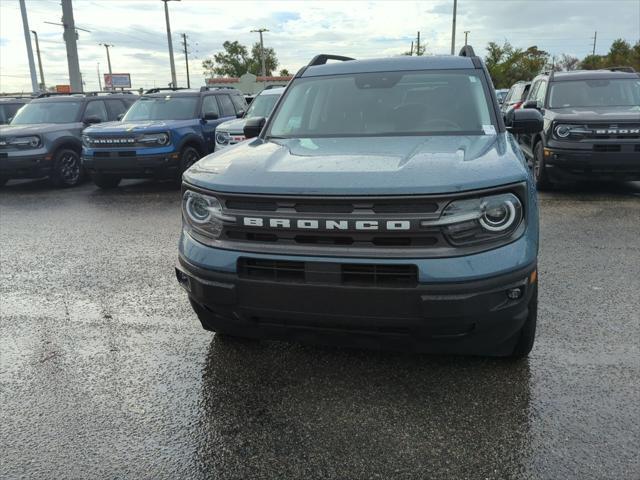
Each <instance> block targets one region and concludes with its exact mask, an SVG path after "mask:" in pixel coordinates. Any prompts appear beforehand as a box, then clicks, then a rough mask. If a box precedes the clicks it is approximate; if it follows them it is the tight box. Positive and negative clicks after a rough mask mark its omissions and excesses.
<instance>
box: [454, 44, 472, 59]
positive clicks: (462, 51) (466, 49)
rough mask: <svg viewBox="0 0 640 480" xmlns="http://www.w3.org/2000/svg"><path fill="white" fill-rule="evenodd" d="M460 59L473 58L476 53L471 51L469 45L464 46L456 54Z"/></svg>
mask: <svg viewBox="0 0 640 480" xmlns="http://www.w3.org/2000/svg"><path fill="white" fill-rule="evenodd" d="M458 56H460V57H475V56H476V52H474V51H473V47H472V46H471V45H465V46H464V47H462V48H461V49H460V53H458Z"/></svg>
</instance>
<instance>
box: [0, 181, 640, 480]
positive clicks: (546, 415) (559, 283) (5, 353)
mask: <svg viewBox="0 0 640 480" xmlns="http://www.w3.org/2000/svg"><path fill="white" fill-rule="evenodd" d="M179 196H180V195H179V192H178V191H177V190H175V189H172V187H171V186H170V185H166V184H165V185H163V184H153V183H144V182H138V183H136V182H127V183H126V184H125V186H124V187H121V188H119V189H117V190H116V191H113V192H102V191H100V190H98V189H97V188H95V187H94V186H93V185H92V184H85V185H83V186H82V187H80V188H77V189H74V190H66V191H60V190H54V189H51V188H49V187H48V186H47V185H46V184H44V183H39V182H35V183H34V182H32V183H19V184H10V185H8V186H7V187H5V188H3V189H2V190H0V260H1V263H0V267H1V268H0V338H1V339H0V382H1V383H0V478H3V479H5V478H6V479H13V478H29V479H31V478H55V479H61V478H101V479H102V478H118V479H123V478H126V479H147V478H148V479H177V478H189V479H192V478H193V479H204V478H214V479H231V478H233V479H321V478H340V479H360V478H378V479H396V478H398V479H414V478H415V479H560V478H562V479H581V480H583V479H616V480H618V479H632V480H635V479H638V478H640V456H639V455H638V453H639V445H640V349H639V344H640V340H639V336H638V335H639V332H640V314H639V312H640V294H639V292H640V184H639V183H635V184H610V185H600V186H588V187H574V188H570V189H568V190H566V191H560V192H553V193H544V194H541V208H542V214H541V223H542V231H541V236H542V239H541V241H542V243H541V252H540V277H541V290H540V307H539V320H538V338H537V343H536V345H535V347H534V351H533V352H532V354H531V356H530V358H529V359H528V360H526V361H521V362H508V361H504V360H495V359H483V358H461V357H433V356H415V355H403V354H397V353H385V352H371V351H358V350H348V349H336V348H322V347H311V346H302V345H298V344H286V343H279V342H260V343H253V342H239V341H229V340H222V339H220V338H216V337H215V336H214V335H213V334H211V333H207V332H205V331H204V330H202V329H201V328H200V326H199V323H198V321H197V319H196V317H195V315H194V314H193V312H192V310H191V307H190V306H189V304H188V301H187V298H186V295H185V294H184V292H183V291H182V290H181V289H180V288H179V287H178V285H177V283H176V281H175V278H174V273H173V265H174V262H175V259H176V255H177V246H176V245H177V240H178V234H179V229H180V214H179Z"/></svg>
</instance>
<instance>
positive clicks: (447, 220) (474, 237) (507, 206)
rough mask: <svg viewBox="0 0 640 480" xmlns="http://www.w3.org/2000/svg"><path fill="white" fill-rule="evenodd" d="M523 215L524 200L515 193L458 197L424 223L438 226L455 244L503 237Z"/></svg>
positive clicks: (473, 242)
mask: <svg viewBox="0 0 640 480" xmlns="http://www.w3.org/2000/svg"><path fill="white" fill-rule="evenodd" d="M522 218H523V210H522V203H521V202H520V200H519V199H518V197H516V196H515V195H513V194H512V193H503V194H500V195H492V196H488V197H482V198H471V199H468V200H456V201H453V202H451V203H450V204H449V205H447V207H446V208H445V209H444V211H443V212H442V216H441V217H440V218H439V219H438V220H434V221H428V220H425V221H423V222H422V226H439V227H441V228H442V231H443V233H444V234H445V236H446V237H447V239H448V240H449V241H450V242H451V243H452V244H454V245H458V246H464V245H470V244H476V243H485V242H491V241H496V240H500V239H503V238H506V237H508V236H510V235H511V234H513V232H514V231H515V230H516V229H517V228H518V226H519V225H520V223H521V221H522Z"/></svg>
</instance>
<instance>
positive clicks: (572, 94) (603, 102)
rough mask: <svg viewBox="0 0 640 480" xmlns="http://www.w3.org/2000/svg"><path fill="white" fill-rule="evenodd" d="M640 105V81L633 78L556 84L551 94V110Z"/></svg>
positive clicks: (553, 84)
mask: <svg viewBox="0 0 640 480" xmlns="http://www.w3.org/2000/svg"><path fill="white" fill-rule="evenodd" d="M639 105H640V80H638V79H633V78H620V79H611V80H606V79H603V80H572V81H569V82H554V83H552V84H551V92H550V94H549V108H566V107H604V106H607V107H632V106H639Z"/></svg>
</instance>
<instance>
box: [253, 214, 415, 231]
mask: <svg viewBox="0 0 640 480" xmlns="http://www.w3.org/2000/svg"><path fill="white" fill-rule="evenodd" d="M241 224H242V225H244V226H245V227H259V228H274V229H296V230H323V231H324V230H327V231H328V230H360V231H379V230H386V231H406V230H411V221H410V220H364V219H359V220H316V219H312V218H311V219H310V218H305V219H291V218H263V217H242V221H241Z"/></svg>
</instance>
